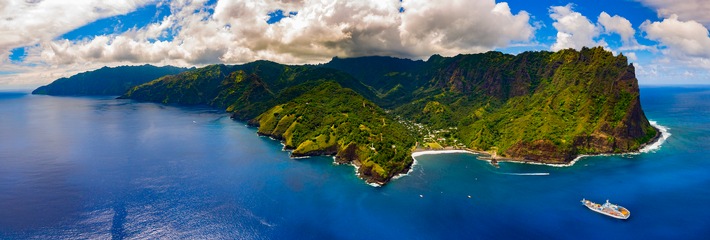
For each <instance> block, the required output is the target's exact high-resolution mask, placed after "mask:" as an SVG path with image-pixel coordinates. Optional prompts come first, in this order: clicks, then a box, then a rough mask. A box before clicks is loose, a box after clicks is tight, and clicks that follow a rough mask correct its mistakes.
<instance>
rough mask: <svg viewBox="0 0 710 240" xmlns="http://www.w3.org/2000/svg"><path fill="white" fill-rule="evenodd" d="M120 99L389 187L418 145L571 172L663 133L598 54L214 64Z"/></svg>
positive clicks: (634, 91)
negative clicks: (337, 165) (205, 109)
mask: <svg viewBox="0 0 710 240" xmlns="http://www.w3.org/2000/svg"><path fill="white" fill-rule="evenodd" d="M122 97H123V98H131V99H136V100H142V101H153V102H161V103H166V104H187V105H210V106H213V107H217V108H220V109H225V110H226V111H228V112H230V113H231V114H232V117H233V118H234V119H237V120H245V121H249V123H250V124H252V125H254V126H258V127H259V130H258V131H259V133H260V134H264V135H268V136H271V137H274V138H276V139H280V140H282V141H284V144H285V145H286V147H287V148H289V149H292V150H293V152H292V154H293V156H310V155H335V156H336V160H337V161H338V162H342V163H353V164H355V165H358V166H360V170H359V173H360V176H361V177H363V178H364V179H366V180H367V181H369V182H380V183H385V182H387V181H388V180H389V179H390V178H391V177H392V176H395V175H396V174H398V173H403V172H406V171H407V170H408V169H409V167H410V165H411V162H412V160H411V157H410V155H411V151H412V149H414V148H415V146H417V147H419V148H425V149H428V148H431V149H440V148H444V147H449V148H468V149H472V150H477V151H488V152H495V153H496V154H497V155H498V156H501V157H505V158H509V159H514V160H521V161H533V162H542V163H567V162H569V161H571V160H572V159H573V158H574V157H576V156H577V155H579V154H595V153H617V152H628V151H634V150H637V149H639V148H640V147H641V146H642V145H643V144H645V143H647V142H649V141H650V140H651V139H653V138H654V137H656V136H657V131H656V129H654V128H653V127H651V126H650V124H649V122H648V120H647V119H646V116H645V115H644V113H643V110H642V108H641V104H640V101H639V91H638V81H637V80H636V77H635V70H634V66H633V65H631V64H628V62H627V59H626V57H624V56H621V55H620V56H614V55H613V54H612V53H610V52H607V51H605V50H604V49H603V48H601V47H597V48H591V49H589V48H584V49H582V50H581V51H575V50H572V49H568V50H562V51H559V52H554V53H553V52H544V51H543V52H525V53H521V54H518V55H509V54H503V53H500V52H488V53H482V54H468V55H458V56H455V57H442V56H438V55H434V56H432V57H431V58H430V59H429V60H427V61H426V62H423V61H412V60H407V59H397V58H388V57H365V58H350V59H339V58H335V59H333V61H331V62H330V63H327V64H321V65H302V66H291V65H282V64H278V63H274V62H269V61H257V62H253V63H247V64H243V65H234V66H225V65H211V66H207V67H204V68H199V69H194V70H190V71H186V72H183V73H180V74H177V75H172V76H166V77H162V78H159V79H156V80H154V81H151V82H148V83H146V84H143V85H140V86H136V87H134V88H132V89H130V90H129V91H127V92H126V93H125V94H124V95H123V96H122ZM383 108H386V109H388V110H384V109H383ZM417 143H419V144H418V145H417Z"/></svg>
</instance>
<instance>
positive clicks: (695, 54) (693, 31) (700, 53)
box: [641, 15, 710, 67]
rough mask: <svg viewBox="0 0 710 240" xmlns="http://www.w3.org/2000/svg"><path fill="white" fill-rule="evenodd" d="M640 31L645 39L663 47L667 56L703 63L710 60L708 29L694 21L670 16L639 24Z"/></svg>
mask: <svg viewBox="0 0 710 240" xmlns="http://www.w3.org/2000/svg"><path fill="white" fill-rule="evenodd" d="M641 29H642V30H643V31H644V32H645V33H646V38H648V39H651V40H654V41H658V42H659V43H660V44H661V45H662V46H664V47H665V48H666V49H665V50H664V53H665V54H667V55H670V56H672V57H675V58H679V59H691V58H695V59H696V60H698V61H701V62H704V63H707V62H708V61H709V60H710V36H709V35H708V29H707V28H705V27H704V26H703V25H702V24H700V23H698V22H696V21H692V20H691V21H681V20H679V19H678V16H676V15H671V16H670V18H668V19H664V20H663V21H661V22H651V21H648V20H646V21H645V22H644V23H643V24H641ZM708 67H710V64H709V65H708Z"/></svg>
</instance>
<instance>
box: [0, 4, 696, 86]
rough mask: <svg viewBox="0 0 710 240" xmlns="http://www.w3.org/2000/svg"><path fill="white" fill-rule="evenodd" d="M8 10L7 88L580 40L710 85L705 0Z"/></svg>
mask: <svg viewBox="0 0 710 240" xmlns="http://www.w3.org/2000/svg"><path fill="white" fill-rule="evenodd" d="M37 16H42V17H37ZM47 16H49V17H47ZM0 19H2V20H0V33H1V34H0V35H2V36H5V37H3V38H2V39H0V57H1V58H2V60H0V85H37V84H44V83H47V82H49V81H52V80H54V79H56V78H59V77H64V76H69V75H71V74H75V73H77V72H81V71H87V70H92V69H95V68H99V67H102V66H116V65H137V64H145V63H149V64H155V65H178V66H203V65H206V64H214V63H226V64H239V63H244V62H250V61H254V60H260V59H266V60H272V61H276V62H281V63H287V64H303V63H319V62H326V61H328V60H329V59H330V58H332V57H334V56H338V57H356V56H367V55H387V56H395V57H404V58H413V59H427V58H428V57H429V56H431V55H433V54H441V55H445V56H453V55H456V54H459V53H479V52H485V51H490V50H495V51H502V52H506V53H511V54H517V53H520V52H522V51H542V50H545V51H555V50H559V49H563V48H576V49H579V48H581V47H583V46H588V47H592V46H603V47H605V48H606V49H608V50H610V51H613V52H614V53H616V54H624V55H626V56H628V57H629V60H630V61H631V62H633V63H634V65H635V66H636V70H637V77H638V79H639V82H640V83H641V84H642V85H675V84H710V36H709V35H708V27H710V4H708V3H707V1H706V0H686V1H672V0H617V1H611V0H597V1H586V0H585V1H581V0H577V1H559V0H541V1H529V0H509V1H494V0H441V1H427V0H403V1H400V0H389V1H388V0H362V1H312V0H275V1H246V0H192V1H184V0H180V1H168V0H126V1H100V0H76V1H61V0H43V1H24V0H10V1H9V2H4V3H0Z"/></svg>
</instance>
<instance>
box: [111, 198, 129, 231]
mask: <svg viewBox="0 0 710 240" xmlns="http://www.w3.org/2000/svg"><path fill="white" fill-rule="evenodd" d="M127 215H128V213H127V211H126V204H125V203H124V202H116V203H114V205H113V219H112V223H111V239H124V238H126V231H125V228H124V224H125V223H126V216H127Z"/></svg>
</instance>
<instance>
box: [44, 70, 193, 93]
mask: <svg viewBox="0 0 710 240" xmlns="http://www.w3.org/2000/svg"><path fill="white" fill-rule="evenodd" d="M186 70H188V69H187V68H178V67H172V66H165V67H156V66H152V65H143V66H121V67H113V68H111V67H103V68H101V69H97V70H94V71H88V72H83V73H79V74H76V75H74V76H71V77H69V78H60V79H57V80H55V81H54V82H52V83H50V84H48V85H46V86H41V87H39V88H37V89H35V90H34V91H32V94H42V95H57V96H61V95H74V96H86V95H89V96H91V95H107V96H111V95H114V96H115V95H121V94H123V93H125V92H126V91H127V90H128V89H130V88H132V87H134V86H138V85H140V84H143V83H146V82H149V81H152V80H154V79H156V78H159V77H162V76H166V75H172V74H178V73H181V72H183V71H186Z"/></svg>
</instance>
